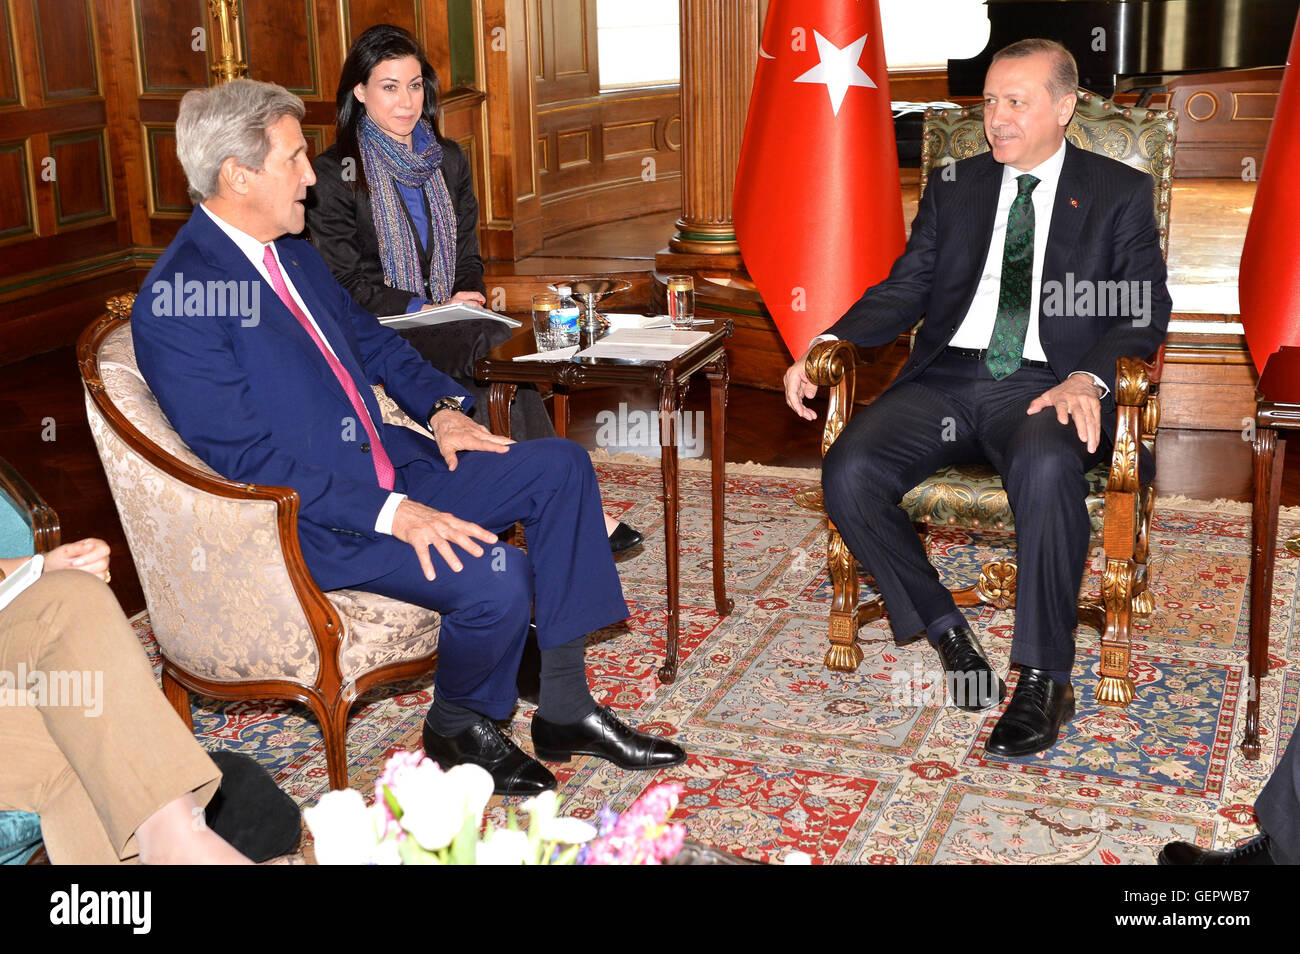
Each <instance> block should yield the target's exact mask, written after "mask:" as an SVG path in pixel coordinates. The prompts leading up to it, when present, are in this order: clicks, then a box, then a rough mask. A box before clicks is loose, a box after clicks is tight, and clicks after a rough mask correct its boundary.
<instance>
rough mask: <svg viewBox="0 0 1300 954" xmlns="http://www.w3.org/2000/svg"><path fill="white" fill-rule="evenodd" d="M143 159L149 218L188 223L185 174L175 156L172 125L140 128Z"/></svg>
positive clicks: (189, 203) (173, 125) (188, 207)
mask: <svg viewBox="0 0 1300 954" xmlns="http://www.w3.org/2000/svg"><path fill="white" fill-rule="evenodd" d="M144 155H145V163H146V167H147V173H146V177H147V179H148V181H149V214H150V215H151V216H154V217H156V218H164V219H188V218H189V217H190V212H191V211H193V209H194V206H193V203H191V202H190V194H189V184H188V182H187V180H186V178H185V170H184V169H183V168H182V167H181V161H180V159H179V158H177V156H176V126H175V124H174V123H145V124H144Z"/></svg>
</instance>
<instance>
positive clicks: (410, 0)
mask: <svg viewBox="0 0 1300 954" xmlns="http://www.w3.org/2000/svg"><path fill="white" fill-rule="evenodd" d="M339 5H340V7H341V8H342V10H343V46H344V48H345V52H346V48H347V47H349V46H351V45H352V41H353V40H355V39H356V38H357V37H359V36H360V35H361V34H363V33H365V32H366V30H368V29H370V28H371V27H372V26H375V25H376V24H379V23H391V24H393V25H394V26H399V27H401V28H402V29H404V30H408V31H410V32H411V33H413V34H415V35H416V36H420V35H421V31H422V26H423V24H422V22H421V20H422V17H421V13H422V10H421V4H420V2H419V0H403V2H394V0H339Z"/></svg>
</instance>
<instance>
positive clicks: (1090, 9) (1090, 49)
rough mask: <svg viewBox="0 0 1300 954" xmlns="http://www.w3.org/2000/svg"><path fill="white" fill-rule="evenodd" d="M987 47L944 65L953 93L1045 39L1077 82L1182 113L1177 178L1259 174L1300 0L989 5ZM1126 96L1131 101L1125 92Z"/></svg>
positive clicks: (977, 86)
mask: <svg viewBox="0 0 1300 954" xmlns="http://www.w3.org/2000/svg"><path fill="white" fill-rule="evenodd" d="M986 5H987V9H988V16H989V24H990V32H989V41H988V44H987V45H986V46H985V47H984V49H983V50H981V51H980V52H979V54H977V55H976V56H973V57H971V58H970V59H964V60H949V61H948V94H949V96H950V97H951V98H953V99H957V100H958V101H960V100H961V99H962V98H964V97H979V96H981V95H982V94H983V85H984V74H985V72H986V71H987V70H988V66H989V62H990V61H991V60H992V58H993V54H994V53H995V52H997V51H998V50H1000V49H1001V48H1002V47H1004V46H1006V45H1007V44H1009V43H1014V42H1015V41H1016V40H1022V39H1024V38H1025V37H1030V36H1042V37H1048V38H1049V39H1053V40H1058V41H1060V42H1061V43H1063V44H1064V45H1065V46H1066V47H1067V48H1068V49H1069V50H1070V52H1071V53H1073V54H1074V57H1075V60H1076V61H1077V62H1078V64H1079V85H1080V86H1082V87H1083V88H1084V89H1089V90H1092V91H1093V92H1095V93H1100V94H1101V95H1103V96H1106V97H1108V98H1110V97H1115V96H1116V95H1117V94H1118V95H1119V98H1120V99H1121V100H1122V101H1124V102H1128V103H1136V104H1137V105H1140V106H1153V107H1155V108H1158V109H1172V110H1174V111H1175V112H1177V113H1178V117H1179V126H1178V155H1177V159H1176V160H1175V165H1174V174H1175V175H1176V176H1178V177H1179V178H1184V179H1185V178H1193V177H1202V176H1215V177H1235V176H1247V175H1248V176H1251V177H1253V176H1254V175H1256V174H1257V173H1258V170H1259V167H1260V163H1261V161H1262V157H1263V154H1264V144H1265V142H1266V141H1267V139H1268V130H1269V127H1270V126H1271V125H1272V123H1271V120H1272V118H1273V110H1274V107H1275V106H1276V104H1277V93H1278V88H1279V85H1280V84H1281V80H1282V67H1284V66H1285V65H1286V58H1287V53H1288V50H1289V47H1290V44H1291V34H1292V31H1293V30H1294V28H1295V23H1296V16H1297V14H1298V13H1300V0H986ZM1125 94H1128V95H1125Z"/></svg>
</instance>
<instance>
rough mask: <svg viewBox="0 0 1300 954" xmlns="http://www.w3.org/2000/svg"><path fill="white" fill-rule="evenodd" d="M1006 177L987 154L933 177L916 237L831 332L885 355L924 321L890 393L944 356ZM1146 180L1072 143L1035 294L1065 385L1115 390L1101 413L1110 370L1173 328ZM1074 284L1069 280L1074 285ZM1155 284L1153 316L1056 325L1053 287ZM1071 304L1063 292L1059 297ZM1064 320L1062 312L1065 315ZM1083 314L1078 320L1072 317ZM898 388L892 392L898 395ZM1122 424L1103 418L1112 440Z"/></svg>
mask: <svg viewBox="0 0 1300 954" xmlns="http://www.w3.org/2000/svg"><path fill="white" fill-rule="evenodd" d="M1002 170H1003V166H1002V164H1001V163H999V162H997V161H996V160H995V159H994V158H993V154H992V153H990V152H985V153H981V154H980V155H978V156H972V157H971V158H970V159H963V160H962V161H960V162H958V163H957V164H956V170H955V175H952V176H951V177H950V178H949V177H945V176H943V175H942V174H941V172H940V170H937V169H936V170H935V171H934V174H932V175H931V177H930V182H929V187H928V188H927V189H926V190H925V195H924V196H922V198H921V202H920V206H919V207H918V209H917V213H916V218H915V219H914V220H913V222H912V234H911V236H910V237H909V239H908V242H907V248H906V250H905V251H904V253H903V254H902V255H901V256H899V258H898V260H897V261H895V262H894V265H893V268H892V269H891V270H890V272H889V277H888V278H886V279H885V280H884V281H882V282H879V283H878V284H876V285H873V286H872V287H870V288H868V289H867V290H866V291H865V292H864V293H863V295H862V297H861V298H860V299H859V300H858V301H857V302H856V303H854V305H853V306H852V307H851V308H849V310H848V311H847V312H845V314H844V316H843V317H842V318H840V320H839V321H837V322H836V323H835V324H834V325H832V326H831V327H830V328H828V329H827V332H828V333H830V334H833V335H835V336H836V337H838V338H842V339H844V340H846V341H852V342H853V343H854V344H857V345H860V346H862V347H873V346H876V345H883V344H888V343H889V342H891V341H893V340H894V339H895V338H897V337H898V336H899V335H900V334H903V333H904V332H906V331H908V330H909V329H911V328H912V327H913V326H914V325H915V324H916V323H917V321H919V320H920V319H921V318H922V317H924V318H925V320H924V322H922V324H921V326H920V328H919V329H918V331H917V335H916V341H915V344H914V346H913V348H912V353H911V355H910V356H909V357H908V359H907V362H906V363H905V364H904V365H903V367H902V369H901V370H900V371H899V372H898V376H897V377H896V378H895V380H894V384H898V383H900V382H902V381H909V380H911V379H913V378H915V377H916V376H917V375H918V374H920V373H921V372H922V371H924V370H925V368H926V367H927V366H928V365H929V364H930V363H931V362H932V361H934V359H935V358H936V357H937V356H938V355H939V353H940V352H941V351H942V350H943V349H944V348H946V347H947V346H948V342H949V341H951V340H952V337H953V335H954V334H955V333H956V331H957V327H958V325H959V324H960V323H961V321H962V319H963V318H964V317H965V315H966V311H967V309H969V308H970V304H971V301H972V300H973V299H974V297H975V292H976V289H977V287H978V285H979V280H980V275H981V273H982V272H983V269H984V262H985V260H986V258H987V256H988V251H989V244H990V242H991V241H992V236H993V224H994V217H995V216H996V214H997V202H998V190H999V188H1000V187H1001V183H1002ZM1152 188H1153V184H1152V180H1151V177H1150V176H1149V175H1147V174H1146V173H1144V172H1141V171H1140V170H1137V169H1133V168H1131V167H1129V166H1126V165H1124V164H1123V163H1122V162H1118V161H1117V160H1114V159H1109V158H1107V157H1105V156H1101V155H1097V154H1096V153H1092V152H1086V151H1084V150H1082V149H1079V148H1077V147H1076V146H1073V145H1071V144H1069V143H1067V144H1066V147H1065V161H1064V163H1063V164H1062V167H1061V178H1060V181H1059V182H1058V183H1057V188H1056V199H1055V202H1054V204H1053V206H1052V224H1051V229H1050V231H1049V233H1048V240H1047V252H1046V254H1045V256H1044V261H1043V271H1042V285H1041V286H1040V289H1039V324H1038V328H1039V339H1040V341H1041V342H1042V346H1043V351H1044V353H1045V354H1046V355H1047V360H1048V363H1049V364H1050V365H1051V366H1052V371H1053V372H1054V373H1055V374H1056V376H1057V378H1058V379H1059V380H1064V379H1065V377H1066V376H1068V375H1069V374H1071V373H1072V372H1074V371H1090V372H1092V373H1093V374H1095V375H1097V377H1099V378H1101V379H1102V380H1103V381H1105V382H1106V384H1107V386H1108V387H1109V388H1110V389H1111V393H1110V394H1109V395H1107V397H1106V399H1105V400H1104V401H1103V402H1102V408H1103V410H1108V409H1109V410H1111V411H1113V409H1114V390H1115V362H1116V360H1117V359H1118V358H1121V357H1126V356H1127V357H1137V358H1143V359H1145V358H1149V357H1150V356H1151V355H1152V354H1154V353H1155V351H1156V349H1157V348H1159V347H1160V343H1161V342H1162V341H1163V340H1164V337H1165V332H1166V330H1167V329H1168V327H1169V313H1170V306H1171V302H1170V299H1169V292H1168V290H1167V289H1166V288H1165V263H1164V259H1163V258H1162V257H1161V255H1160V245H1159V237H1158V235H1157V232H1156V224H1155V212H1154V205H1153V203H1152ZM1067 273H1069V275H1072V278H1070V277H1068V276H1067ZM1116 281H1123V282H1132V281H1136V282H1138V283H1139V285H1138V286H1137V287H1138V288H1141V287H1142V285H1141V283H1143V282H1145V283H1149V284H1148V285H1147V286H1146V287H1147V288H1149V290H1150V314H1149V315H1145V316H1143V317H1141V318H1139V320H1136V321H1135V320H1134V319H1133V317H1132V315H1131V313H1130V314H1129V315H1118V314H1111V315H1097V314H1094V315H1091V316H1089V315H1079V314H1062V313H1059V312H1058V313H1056V314H1050V313H1048V312H1049V310H1050V309H1049V308H1047V307H1046V306H1047V304H1048V301H1049V296H1048V295H1046V294H1044V289H1050V288H1051V287H1052V286H1050V285H1049V283H1050V282H1058V283H1060V287H1061V288H1062V289H1063V290H1068V289H1070V288H1075V289H1077V288H1079V287H1081V286H1080V283H1081V282H1087V283H1092V284H1093V286H1094V287H1100V283H1102V282H1116ZM1061 297H1062V298H1064V292H1063V294H1062V296H1061ZM1062 310H1063V309H1062ZM1075 310H1077V309H1075ZM892 386H893V385H891V387H892ZM1114 418H1115V416H1114V414H1113V413H1110V414H1103V415H1102V423H1103V426H1104V427H1105V428H1106V430H1107V434H1108V435H1110V436H1111V437H1112V438H1113V436H1114V427H1115V419H1114Z"/></svg>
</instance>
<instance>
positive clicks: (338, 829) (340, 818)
mask: <svg viewBox="0 0 1300 954" xmlns="http://www.w3.org/2000/svg"><path fill="white" fill-rule="evenodd" d="M302 814H303V818H305V819H306V821H307V827H308V828H309V829H311V833H312V836H313V837H314V838H315V839H316V862H317V864H322V865H364V864H370V863H371V859H372V856H373V855H374V852H375V845H376V842H377V841H378V838H377V837H376V833H375V823H374V820H373V818H372V815H371V813H370V810H369V809H367V808H366V801H365V799H364V798H362V797H361V793H360V792H358V791H357V790H356V789H351V788H349V789H343V790H341V791H334V792H329V793H327V794H326V795H323V796H322V797H321V800H320V801H319V802H317V803H316V804H315V805H314V806H312V807H311V808H307V809H304V810H303V813H302Z"/></svg>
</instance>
